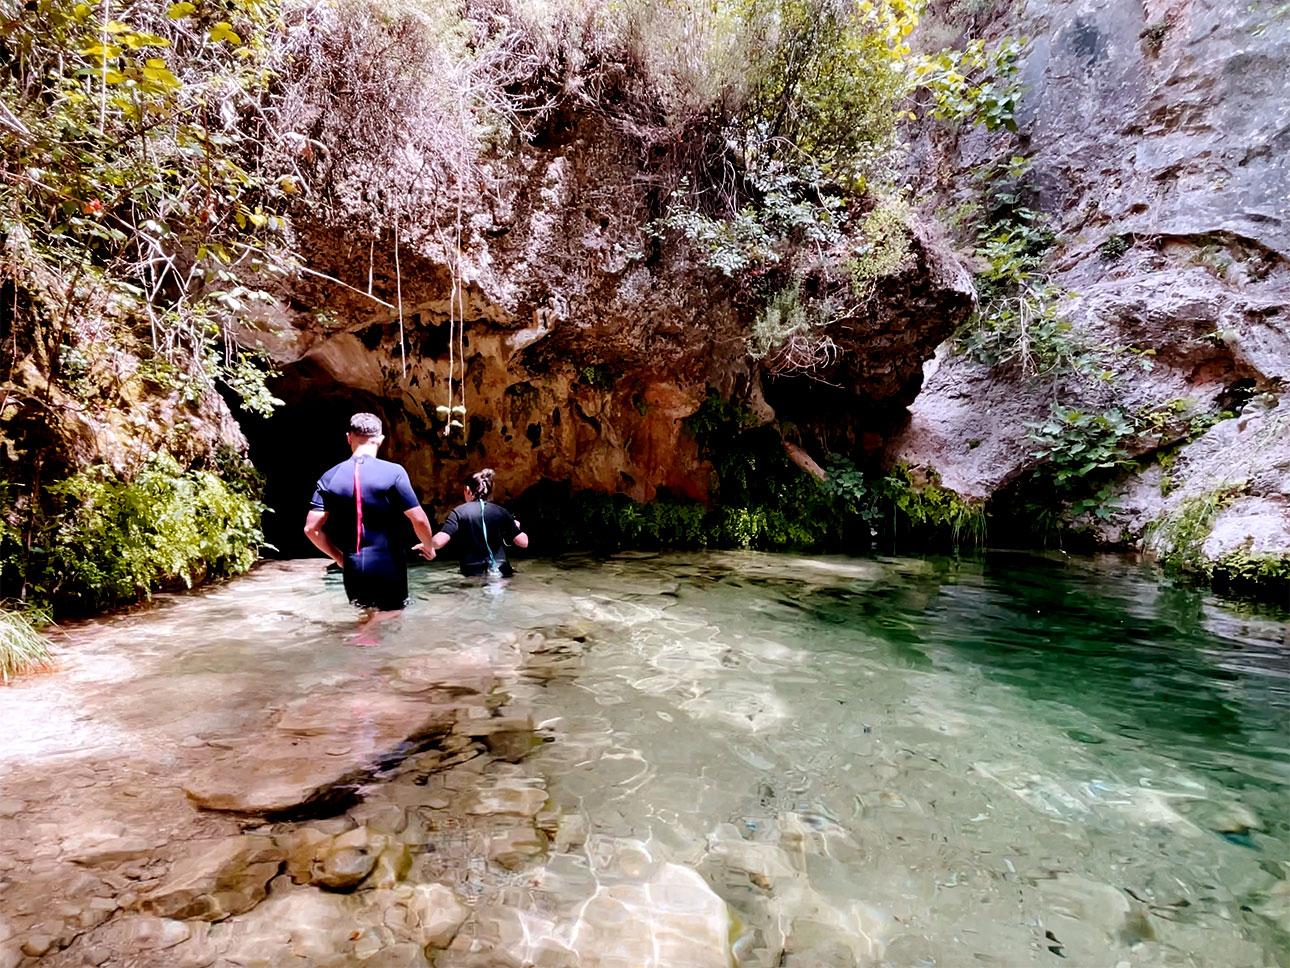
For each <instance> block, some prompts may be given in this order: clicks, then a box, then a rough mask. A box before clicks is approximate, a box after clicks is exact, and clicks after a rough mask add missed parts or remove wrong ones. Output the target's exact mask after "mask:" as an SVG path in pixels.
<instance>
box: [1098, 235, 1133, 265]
mask: <svg viewBox="0 0 1290 968" xmlns="http://www.w3.org/2000/svg"><path fill="white" fill-rule="evenodd" d="M1131 248H1133V238H1132V236H1128V235H1112V236H1108V237H1107V240H1106V241H1105V242H1103V243H1102V245H1101V247H1100V248H1099V249H1098V252H1099V254H1100V255H1101V256H1102V261H1103V262H1116V261H1117V260H1119V259H1120V258H1121V257H1122V256H1123V255H1124V253H1126V252H1128V251H1129V250H1130V249H1131Z"/></svg>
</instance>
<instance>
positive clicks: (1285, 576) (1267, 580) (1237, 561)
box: [1208, 548, 1290, 595]
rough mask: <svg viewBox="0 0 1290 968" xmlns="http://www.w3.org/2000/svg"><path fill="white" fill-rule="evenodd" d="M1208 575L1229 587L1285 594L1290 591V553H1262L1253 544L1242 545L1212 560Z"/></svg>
mask: <svg viewBox="0 0 1290 968" xmlns="http://www.w3.org/2000/svg"><path fill="white" fill-rule="evenodd" d="M1208 577H1209V579H1210V580H1211V581H1213V582H1214V583H1215V584H1218V585H1221V586H1225V587H1232V588H1236V589H1261V590H1264V591H1267V592H1270V593H1272V594H1278V595H1284V594H1285V592H1287V591H1290V555H1278V554H1262V553H1259V552H1255V551H1250V549H1249V548H1238V549H1236V550H1235V551H1229V552H1228V553H1227V554H1225V555H1223V556H1222V557H1221V558H1219V559H1218V561H1216V562H1213V563H1212V564H1210V566H1209V575H1208Z"/></svg>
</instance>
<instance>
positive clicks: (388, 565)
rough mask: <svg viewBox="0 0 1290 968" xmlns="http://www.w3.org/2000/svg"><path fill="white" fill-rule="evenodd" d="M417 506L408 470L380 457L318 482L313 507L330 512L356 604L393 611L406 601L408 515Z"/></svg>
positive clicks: (353, 461) (344, 464)
mask: <svg viewBox="0 0 1290 968" xmlns="http://www.w3.org/2000/svg"><path fill="white" fill-rule="evenodd" d="M355 485H357V490H358V493H359V495H360V496H361V498H362V500H361V503H360V502H359V501H356V500H355V499H354V492H355ZM419 505H420V502H419V501H417V496H416V494H414V493H413V491H412V482H411V481H409V480H408V472H407V471H405V470H404V469H403V468H402V467H400V466H399V465H398V464H395V463H392V462H391V461H388V460H381V459H380V458H379V457H351V458H350V459H349V460H346V461H341V462H340V463H339V464H337V465H336V466H335V467H333V468H332V469H331V470H329V471H328V472H327V473H326V474H324V475H323V476H322V477H321V478H320V479H319V481H318V487H317V489H316V490H315V491H314V497H313V500H312V501H311V502H310V503H309V506H310V507H311V508H312V509H313V510H315V511H326V512H327V524H326V525H325V527H326V530H327V536H328V537H329V538H331V540H332V543H333V544H335V545H336V547H338V548H340V549H341V550H343V551H344V552H345V592H346V593H347V594H348V595H349V598H350V601H352V602H353V603H354V604H356V605H361V606H363V607H364V608H379V609H385V610H391V609H398V608H402V607H403V606H404V604H405V603H406V602H407V598H408V565H407V560H406V554H405V552H404V549H403V547H402V534H403V530H404V522H405V521H406V520H407V519H406V518H405V517H404V512H405V511H410V510H411V509H412V508H415V507H418V506H419ZM360 514H361V516H360ZM351 549H352V550H351Z"/></svg>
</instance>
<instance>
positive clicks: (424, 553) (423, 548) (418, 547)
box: [412, 541, 434, 561]
mask: <svg viewBox="0 0 1290 968" xmlns="http://www.w3.org/2000/svg"><path fill="white" fill-rule="evenodd" d="M412 550H413V551H419V552H421V557H422V558H424V559H425V560H426V561H434V545H427V544H426V543H425V542H424V541H423V542H420V543H419V544H414V545H413V546H412Z"/></svg>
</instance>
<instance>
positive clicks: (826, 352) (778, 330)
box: [748, 283, 836, 369]
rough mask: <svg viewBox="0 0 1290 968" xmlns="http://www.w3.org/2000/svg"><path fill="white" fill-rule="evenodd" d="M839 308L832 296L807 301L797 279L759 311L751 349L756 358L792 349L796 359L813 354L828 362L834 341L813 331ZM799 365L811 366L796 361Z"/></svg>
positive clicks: (812, 355)
mask: <svg viewBox="0 0 1290 968" xmlns="http://www.w3.org/2000/svg"><path fill="white" fill-rule="evenodd" d="M835 311H836V310H835V308H834V306H833V303H832V302H831V301H830V300H828V299H823V300H820V301H818V302H813V303H807V302H805V301H803V299H802V295H801V289H800V288H799V287H798V285H797V284H796V283H794V284H793V285H790V286H787V287H785V288H783V289H781V290H779V291H778V292H776V293H775V294H774V295H773V296H771V298H770V300H769V302H767V303H766V307H765V309H763V310H762V311H761V312H760V313H759V314H758V315H757V319H756V320H755V321H754V322H753V325H752V332H751V334H750V335H749V338H748V353H749V355H750V356H751V357H752V358H753V359H754V360H761V359H766V358H767V357H776V356H783V355H784V354H785V353H786V352H788V353H792V354H794V358H795V359H796V356H799V355H800V356H807V355H809V356H810V357H811V358H812V359H813V360H818V362H827V361H828V359H829V358H831V356H832V353H833V349H832V347H833V344H832V341H831V340H829V339H828V338H827V337H821V336H818V335H813V331H815V330H819V329H822V328H823V327H825V326H827V325H828V323H829V322H830V321H831V320H832V319H833V316H834V313H835ZM795 368H797V369H806V368H808V367H807V366H804V365H795Z"/></svg>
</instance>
